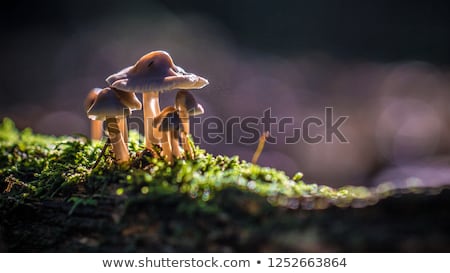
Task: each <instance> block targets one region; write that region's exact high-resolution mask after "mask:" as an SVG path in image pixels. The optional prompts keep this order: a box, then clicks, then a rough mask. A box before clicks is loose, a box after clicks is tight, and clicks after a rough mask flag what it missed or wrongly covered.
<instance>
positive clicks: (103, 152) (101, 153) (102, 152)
mask: <svg viewBox="0 0 450 273" xmlns="http://www.w3.org/2000/svg"><path fill="white" fill-rule="evenodd" d="M110 143H111V139H110V138H109V137H108V139H107V140H106V142H105V145H103V148H102V151H101V152H100V155H99V156H98V157H97V160H96V161H95V163H94V166H92V170H93V169H95V168H96V167H97V165H98V164H99V163H100V160H101V159H102V157H103V156H104V155H105V152H106V148H107V147H108V145H109V144H110Z"/></svg>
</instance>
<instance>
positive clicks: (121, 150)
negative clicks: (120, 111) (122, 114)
mask: <svg viewBox="0 0 450 273" xmlns="http://www.w3.org/2000/svg"><path fill="white" fill-rule="evenodd" d="M106 128H108V134H109V140H110V141H111V144H112V147H113V152H114V155H115V157H116V162H117V163H124V162H127V161H128V160H129V159H130V155H129V154H128V148H127V145H125V142H123V138H122V132H120V128H119V125H118V124H117V119H116V118H107V119H106Z"/></svg>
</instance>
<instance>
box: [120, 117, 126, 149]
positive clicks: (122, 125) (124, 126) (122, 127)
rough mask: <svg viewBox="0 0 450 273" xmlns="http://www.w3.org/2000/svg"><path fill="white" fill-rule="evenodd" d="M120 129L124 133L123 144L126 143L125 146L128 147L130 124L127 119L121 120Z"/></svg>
mask: <svg viewBox="0 0 450 273" xmlns="http://www.w3.org/2000/svg"><path fill="white" fill-rule="evenodd" d="M118 125H119V129H120V131H121V132H122V135H123V142H125V145H128V123H127V117H123V118H119V121H118Z"/></svg>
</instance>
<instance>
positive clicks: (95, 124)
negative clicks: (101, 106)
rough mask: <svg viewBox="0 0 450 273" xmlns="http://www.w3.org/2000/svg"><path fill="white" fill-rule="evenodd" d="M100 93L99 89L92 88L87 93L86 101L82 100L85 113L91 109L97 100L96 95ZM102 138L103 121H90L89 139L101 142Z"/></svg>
mask: <svg viewBox="0 0 450 273" xmlns="http://www.w3.org/2000/svg"><path fill="white" fill-rule="evenodd" d="M100 91H102V89H101V88H93V89H91V91H89V93H88V95H87V96H86V99H85V100H84V110H85V111H87V110H89V108H91V106H92V104H94V102H95V100H96V99H97V96H98V93H100ZM102 136H103V121H102V120H91V139H93V140H101V139H102Z"/></svg>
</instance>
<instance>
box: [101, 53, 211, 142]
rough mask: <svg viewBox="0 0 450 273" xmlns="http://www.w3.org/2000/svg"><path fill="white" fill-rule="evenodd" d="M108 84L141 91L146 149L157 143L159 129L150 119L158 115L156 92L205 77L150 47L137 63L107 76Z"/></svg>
mask: <svg viewBox="0 0 450 273" xmlns="http://www.w3.org/2000/svg"><path fill="white" fill-rule="evenodd" d="M106 82H107V83H108V84H109V86H111V87H114V88H117V89H119V90H122V91H125V92H138V93H142V102H143V105H144V133H145V140H146V147H147V149H150V150H151V149H152V144H159V142H160V140H161V133H160V132H159V131H158V129H157V128H155V127H152V123H153V119H154V118H155V117H156V116H157V115H159V113H160V107H159V93H160V92H164V91H170V90H174V89H200V88H203V87H204V86H206V85H207V84H208V80H206V79H205V78H202V77H200V76H197V75H195V74H192V73H187V72H186V71H184V69H182V68H181V67H179V66H176V65H175V64H174V63H173V60H172V58H171V57H170V55H169V54H168V53H167V52H165V51H152V52H150V53H148V54H146V55H144V56H143V57H142V58H141V59H139V60H138V61H137V62H136V64H134V65H133V66H129V67H127V68H125V69H122V70H121V71H120V72H118V73H116V74H113V75H111V76H109V77H108V78H106Z"/></svg>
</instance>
